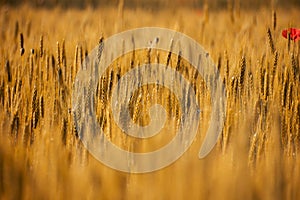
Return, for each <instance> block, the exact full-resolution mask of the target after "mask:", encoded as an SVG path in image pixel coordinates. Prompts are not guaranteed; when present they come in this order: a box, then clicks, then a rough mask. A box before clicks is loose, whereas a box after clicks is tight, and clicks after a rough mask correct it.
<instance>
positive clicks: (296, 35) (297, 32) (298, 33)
mask: <svg viewBox="0 0 300 200" xmlns="http://www.w3.org/2000/svg"><path fill="white" fill-rule="evenodd" d="M288 33H289V34H290V38H291V40H294V41H297V40H300V29H296V28H289V29H287V30H283V31H282V36H283V37H285V38H288Z"/></svg>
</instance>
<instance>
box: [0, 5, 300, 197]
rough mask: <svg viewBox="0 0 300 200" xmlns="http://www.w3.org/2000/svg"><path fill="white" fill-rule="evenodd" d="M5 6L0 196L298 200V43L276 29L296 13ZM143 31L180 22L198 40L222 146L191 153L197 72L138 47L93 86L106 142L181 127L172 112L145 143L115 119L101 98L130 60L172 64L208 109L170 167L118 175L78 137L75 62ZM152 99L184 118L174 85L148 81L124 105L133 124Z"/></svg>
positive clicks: (143, 146) (150, 145)
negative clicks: (221, 122) (209, 72)
mask: <svg viewBox="0 0 300 200" xmlns="http://www.w3.org/2000/svg"><path fill="white" fill-rule="evenodd" d="M121 2H122V1H121ZM0 9H1V16H0V17H1V18H0V27H1V30H0V44H1V45H0V65H1V68H0V113H1V114H0V122H1V123H0V130H1V134H0V137H1V138H0V197H1V198H2V199H21V198H24V199H33V198H34V199H57V198H59V199H66V198H68V199H99V198H101V199H137V198H141V199H184V198H188V199H202V198H203V199H241V198H245V199H297V198H299V197H300V194H299V189H298V186H299V184H300V168H299V166H300V165H299V164H300V163H299V162H300V159H299V145H300V144H299V142H300V131H299V124H300V119H299V118H300V105H299V99H300V94H299V89H300V88H299V78H300V77H299V76H300V75H299V69H300V68H299V67H300V66H299V63H300V58H299V55H300V43H299V42H298V43H294V42H293V41H289V40H285V39H284V38H282V37H281V30H282V29H283V28H286V27H288V26H291V25H294V26H299V24H294V23H298V21H296V19H297V18H298V17H299V8H294V9H291V10H288V11H287V10H283V9H277V10H276V12H275V11H274V10H272V9H269V8H265V9H260V10H258V11H243V10H237V8H233V7H232V6H229V7H228V10H221V11H218V12H212V11H210V10H209V9H208V8H207V7H206V9H205V10H204V12H199V11H195V10H188V9H181V10H171V11H170V10H164V11H157V12H148V11H145V10H139V9H137V10H129V9H125V10H124V9H123V5H119V6H118V8H102V9H97V10H92V9H88V10H75V9H69V10H61V9H57V8H56V9H51V10H45V9H34V8H30V7H26V6H22V7H19V8H10V7H1V8H0ZM116 12H119V14H118V15H116V14H115V13H116ZM286 12H288V13H289V15H286ZM137 18H139V19H140V18H142V19H143V20H137ZM116 22H118V23H116ZM143 26H160V27H166V28H171V29H176V30H178V31H181V32H183V33H186V34H187V35H189V36H191V37H192V38H194V39H195V40H196V41H198V42H199V43H200V44H202V45H203V46H204V48H205V49H207V50H208V51H209V52H210V54H211V56H212V58H213V59H214V60H215V61H216V63H217V66H218V68H219V69H220V71H221V75H222V77H223V79H224V83H225V84H226V88H227V100H228V102H227V118H226V122H225V127H224V130H223V132H222V135H221V137H220V139H219V142H218V144H217V146H216V147H215V148H214V150H213V151H212V152H211V154H210V155H209V156H208V157H206V158H205V159H202V160H198V157H197V155H198V151H199V148H200V146H201V144H202V141H203V138H204V135H205V133H206V129H207V127H208V125H209V119H210V109H211V105H210V103H209V102H210V96H209V91H208V90H207V88H206V86H205V83H204V82H203V80H202V78H201V77H200V76H197V75H196V72H194V71H193V70H192V69H191V68H190V66H189V65H188V64H187V63H186V62H185V61H184V60H180V58H179V57H177V56H175V55H170V56H169V54H168V52H159V54H152V55H149V54H148V52H147V51H139V52H138V51H136V52H135V55H134V60H132V57H133V55H132V54H128V55H125V56H123V57H122V58H121V59H120V61H116V62H115V63H114V64H112V65H111V66H110V68H109V69H108V70H107V72H106V76H103V77H102V78H101V81H100V83H99V85H100V87H99V94H100V95H99V102H98V107H97V114H98V119H99V123H100V124H101V126H102V127H103V129H104V130H105V133H106V135H107V137H109V138H110V139H111V140H112V141H113V142H114V143H116V144H118V145H119V146H121V147H123V148H128V149H129V150H131V151H136V152H147V151H149V150H153V149H156V148H159V147H161V146H163V145H164V144H166V142H167V141H169V139H170V138H172V137H173V136H174V134H173V131H174V129H176V128H177V125H178V121H176V120H175V121H172V120H170V119H171V118H170V119H169V121H167V122H169V123H168V125H167V126H166V127H165V128H164V130H163V131H162V133H161V134H160V135H158V136H155V137H154V138H151V139H150V141H145V140H141V139H133V138H130V137H128V136H126V135H124V134H123V133H122V132H121V131H120V130H119V129H118V127H117V126H116V124H114V122H113V120H112V119H113V118H112V116H111V114H110V107H109V106H110V104H108V103H107V102H108V101H109V99H110V91H111V89H112V88H113V87H114V86H115V85H116V83H117V80H118V77H121V76H122V75H124V74H125V73H126V72H127V71H128V70H129V69H130V68H132V67H134V66H135V65H136V64H137V63H140V64H143V63H147V62H149V60H150V61H157V60H159V62H160V63H168V64H169V65H170V66H171V67H173V68H174V69H176V70H178V71H179V72H180V73H181V74H183V75H184V76H185V77H186V78H187V79H188V80H189V81H190V83H191V84H192V85H193V87H194V88H195V90H196V92H197V98H198V102H200V107H201V109H203V112H202V113H201V116H200V127H199V129H198V134H197V136H196V140H195V141H194V142H193V144H192V145H191V147H190V148H189V150H188V151H187V152H186V153H185V154H184V155H183V156H182V157H181V158H180V159H179V160H178V161H177V162H175V163H174V164H172V165H170V166H169V167H166V168H164V169H162V170H160V171H157V172H153V173H147V174H139V175H137V174H127V173H121V172H117V171H115V170H112V169H110V168H108V167H106V166H104V165H103V164H101V163H100V162H98V161H97V160H95V159H94V158H93V157H92V156H91V155H90V154H89V153H88V152H87V150H86V149H85V148H84V147H83V145H82V144H81V142H80V140H79V139H78V133H77V131H76V126H75V125H74V121H73V116H72V113H71V112H70V110H71V108H72V104H71V103H72V102H71V96H72V84H73V81H74V78H75V76H76V73H77V71H78V70H79V68H80V63H81V62H82V61H83V59H84V57H85V55H86V54H87V53H88V52H89V51H91V50H92V49H93V48H94V47H95V46H96V45H97V44H98V41H99V38H100V37H101V36H104V38H105V37H109V36H110V35H112V34H114V33H117V32H120V31H122V30H127V29H131V28H135V27H143ZM169 57H170V58H169ZM178 60H180V61H178ZM118 62H120V63H121V64H120V65H118ZM122 63H123V64H122ZM120 66H121V67H120ZM153 91H154V92H153ZM150 94H151V95H152V96H151V95H150ZM153 94H155V95H153ZM149 96H150V97H149ZM146 97H149V98H146ZM153 102H158V103H161V104H162V105H164V106H165V108H166V109H167V111H168V116H169V117H170V116H175V119H178V116H180V114H181V113H180V109H179V106H180V104H178V102H177V99H176V98H175V97H174V95H173V94H172V93H170V91H168V90H167V89H166V88H163V87H158V86H154V85H149V86H147V87H142V88H141V89H139V90H138V91H136V92H135V93H134V95H133V97H132V101H131V102H130V108H132V109H131V115H132V118H133V120H134V121H135V122H136V123H138V124H141V125H144V124H147V123H148V122H149V116H147V115H143V113H144V112H145V111H146V110H145V109H147V108H148V107H149V106H150V105H151V104H153Z"/></svg>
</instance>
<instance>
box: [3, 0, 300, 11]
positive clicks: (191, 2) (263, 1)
mask: <svg viewBox="0 0 300 200" xmlns="http://www.w3.org/2000/svg"><path fill="white" fill-rule="evenodd" d="M119 1H120V0H85V1H84V0H0V5H11V6H19V5H21V4H30V5H31V6H37V7H47V8H51V7H56V6H60V7H65V8H69V7H75V8H79V9H82V8H86V7H91V8H97V7H105V6H117V5H118V3H119ZM121 1H124V6H125V7H127V8H146V9H162V8H168V7H171V8H173V7H177V6H185V7H194V8H201V7H202V6H203V5H204V4H208V5H209V7H210V8H212V9H222V8H226V7H227V6H228V5H238V6H240V7H241V8H257V7H261V6H265V7H267V6H272V7H273V6H280V7H293V6H300V0H121Z"/></svg>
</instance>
